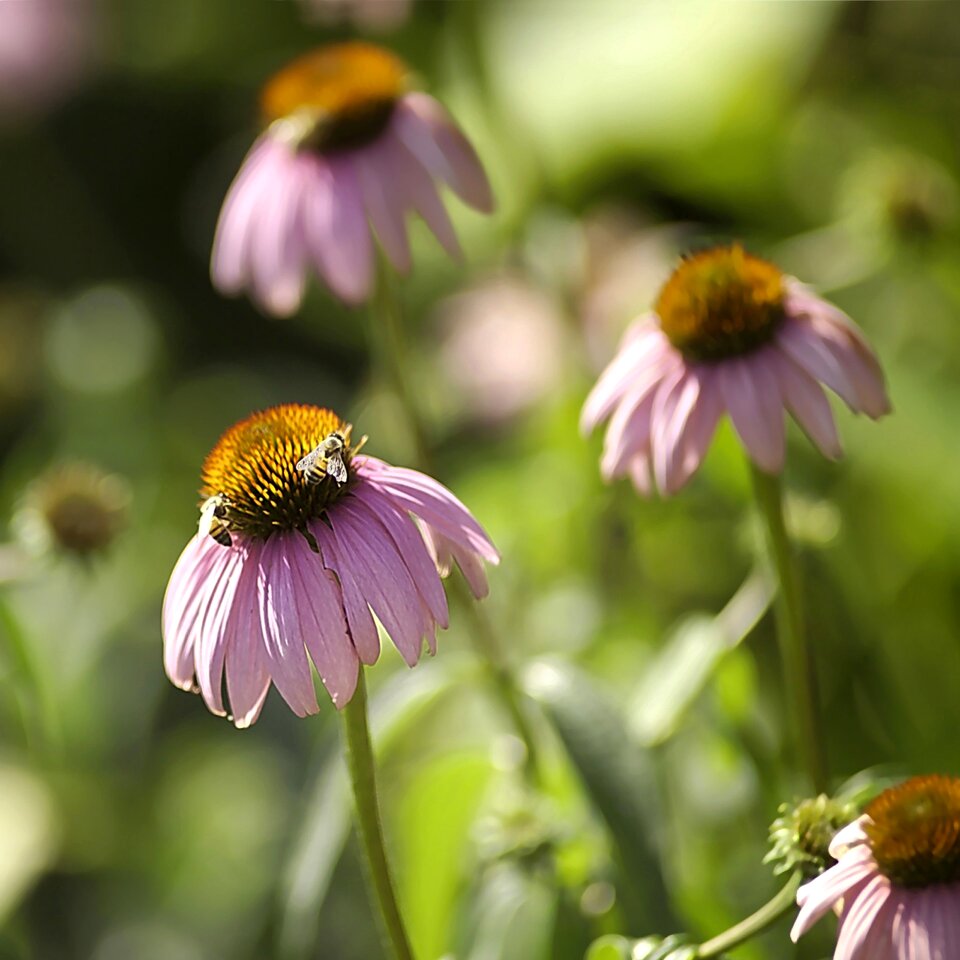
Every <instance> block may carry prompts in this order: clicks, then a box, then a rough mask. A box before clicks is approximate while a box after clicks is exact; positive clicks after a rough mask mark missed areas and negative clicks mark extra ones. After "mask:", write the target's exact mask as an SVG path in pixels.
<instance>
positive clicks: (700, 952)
mask: <svg viewBox="0 0 960 960" xmlns="http://www.w3.org/2000/svg"><path fill="white" fill-rule="evenodd" d="M802 876H803V875H802V874H801V872H800V871H799V870H797V871H796V872H794V873H793V874H792V875H791V877H790V879H789V880H788V881H787V885H786V886H785V887H784V888H783V889H782V890H781V891H780V892H779V893H778V894H777V895H776V896H775V897H774V898H773V899H772V900H771V901H770V902H769V903H766V904H764V905H763V906H762V907H761V908H760V909H759V910H757V912H756V913H752V914H751V915H750V916H749V917H747V918H746V920H741V921H740V922H739V923H738V924H735V925H734V926H732V927H731V928H730V929H729V930H724V932H723V933H721V934H718V935H717V936H715V937H714V938H713V939H712V940H708V941H707V942H706V943H703V944H701V945H700V946H699V947H697V957H698V958H699V960H707V958H709V957H718V956H720V954H722V953H726V952H727V951H728V950H732V949H733V948H734V947H738V946H740V944H741V943H745V942H746V941H747V940H749V939H751V938H752V937H755V936H756V935H757V934H758V933H762V932H763V931H764V930H766V929H767V927H769V926H770V925H771V924H773V923H775V922H776V921H777V920H779V919H780V917H782V916H783V915H784V914H785V913H786V912H787V911H788V910H790V909H792V908H793V906H794V905H795V904H796V900H797V890H799V889H800V881H801V879H802Z"/></svg>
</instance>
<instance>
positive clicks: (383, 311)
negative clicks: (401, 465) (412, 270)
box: [372, 255, 430, 469]
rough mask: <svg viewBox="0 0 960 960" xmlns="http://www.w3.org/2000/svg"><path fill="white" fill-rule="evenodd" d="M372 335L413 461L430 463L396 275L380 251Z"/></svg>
mask: <svg viewBox="0 0 960 960" xmlns="http://www.w3.org/2000/svg"><path fill="white" fill-rule="evenodd" d="M372 320H373V327H374V330H373V339H374V342H375V343H379V345H380V349H381V352H382V353H383V355H384V356H383V362H384V366H385V367H386V368H387V373H388V377H389V379H390V380H391V381H392V383H393V389H394V392H395V393H396V395H397V400H399V402H400V406H401V407H402V409H403V412H404V415H405V417H406V421H407V427H408V428H409V430H410V434H411V437H412V440H413V447H414V453H415V454H416V458H417V465H418V466H420V467H421V468H423V469H429V467H430V445H429V444H428V443H427V436H426V430H425V429H424V426H423V420H422V419H421V417H420V412H419V410H418V409H417V405H416V402H415V401H414V398H413V391H412V390H411V389H410V381H409V378H408V371H409V369H410V359H409V356H408V351H407V342H406V338H405V337H404V334H403V324H402V322H401V317H400V298H399V296H398V295H397V290H396V278H395V277H394V275H393V272H392V270H391V269H390V265H389V264H388V263H387V261H386V258H385V257H383V256H382V255H381V256H380V257H379V258H378V260H377V285H376V292H375V294H374V299H373V317H372Z"/></svg>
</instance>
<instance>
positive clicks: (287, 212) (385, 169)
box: [211, 42, 493, 315]
mask: <svg viewBox="0 0 960 960" xmlns="http://www.w3.org/2000/svg"><path fill="white" fill-rule="evenodd" d="M408 85H409V76H408V70H407V67H406V65H405V64H404V63H403V62H402V61H401V60H400V59H399V58H397V57H395V56H394V55H393V54H391V53H389V52H388V51H386V50H383V49H381V48H380V47H377V46H373V45H372V44H368V43H361V42H350V43H341V44H335V45H332V46H327V47H321V48H320V49H318V50H314V51H313V52H311V53H308V54H306V55H305V56H303V57H300V58H299V59H298V60H295V61H294V62H293V63H291V64H289V65H288V66H287V67H285V68H284V69H283V70H281V71H280V72H279V73H277V74H276V75H275V76H274V77H273V78H271V79H270V80H269V81H268V83H267V84H266V86H265V87H264V89H263V93H262V96H261V107H262V111H263V117H264V122H265V124H266V129H265V131H264V132H263V133H262V134H261V135H260V137H259V138H258V139H257V141H256V143H255V144H254V145H253V147H252V149H251V150H250V153H249V154H248V155H247V158H246V159H245V160H244V163H243V166H242V167H241V169H240V172H239V173H238V174H237V177H236V179H235V180H234V182H233V184H232V185H231V187H230V190H229V192H228V193H227V197H226V200H225V201H224V204H223V209H222V210H221V212H220V221H219V223H218V224H217V235H216V238H215V240H214V248H213V258H212V262H211V273H212V276H213V282H214V284H215V286H217V287H218V288H219V289H220V290H221V291H222V292H223V293H228V294H235V293H239V292H240V291H242V290H245V289H246V290H249V291H250V293H251V295H252V296H253V298H254V300H256V301H257V303H259V304H260V305H261V306H262V307H263V308H264V309H265V310H267V311H268V312H270V313H273V314H277V315H286V314H290V313H292V312H294V311H295V310H296V309H297V308H298V307H299V305H300V301H301V299H302V297H303V289H304V284H305V281H306V277H307V274H308V272H309V271H310V270H311V269H312V270H314V271H315V272H316V273H317V274H318V275H319V276H321V277H322V278H323V279H324V280H325V281H326V283H327V285H328V286H329V287H330V289H331V290H332V291H333V292H334V293H335V294H336V295H337V296H338V297H340V298H341V299H342V300H344V301H346V302H348V303H360V302H363V301H364V300H366V299H367V298H368V297H369V295H370V293H371V289H372V284H373V264H374V249H373V241H372V238H371V227H372V228H373V230H374V231H376V235H377V237H378V239H379V241H380V244H381V246H382V247H383V249H384V251H385V253H386V255H387V257H388V258H389V259H390V261H391V263H392V264H393V265H394V267H396V269H397V270H399V271H401V272H406V271H407V270H409V269H410V265H411V260H410V243H409V239H408V237H407V227H406V217H407V214H408V212H410V211H416V212H417V213H419V214H420V216H421V217H423V219H424V220H425V221H426V223H427V225H428V226H429V227H430V229H431V230H432V231H433V232H434V234H435V235H436V236H437V239H438V240H439V241H440V242H441V243H442V244H443V246H444V247H445V248H446V250H447V251H448V252H449V253H450V254H451V255H452V256H455V257H456V256H459V255H460V247H459V244H458V242H457V237H456V234H455V233H454V230H453V225H452V224H451V222H450V218H449V216H448V215H447V211H446V209H445V208H444V205H443V203H442V201H441V200H440V196H439V194H438V193H437V188H436V185H435V182H434V181H436V180H439V181H442V182H444V183H446V184H447V185H448V186H449V187H450V188H451V189H452V190H453V192H454V193H456V194H457V196H459V197H460V198H461V199H462V200H463V201H464V202H466V203H468V204H469V205H470V206H472V207H474V208H476V209H478V210H482V211H486V212H489V211H490V210H491V209H492V208H493V198H492V195H491V192H490V185H489V183H488V181H487V178H486V174H485V173H484V171H483V167H482V166H481V165H480V161H479V159H478V158H477V155H476V153H475V152H474V150H473V147H471V145H470V143H469V142H468V141H467V139H466V138H465V137H464V135H463V134H462V133H461V132H460V130H459V129H458V128H457V126H456V125H455V124H454V123H453V121H452V120H451V119H450V117H449V116H448V115H447V113H446V111H445V110H444V109H443V107H441V106H440V104H439V103H438V102H437V101H436V100H434V99H433V98H432V97H430V96H428V95H427V94H425V93H417V92H413V91H411V90H409V89H408Z"/></svg>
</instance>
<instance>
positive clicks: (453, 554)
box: [422, 523, 490, 600]
mask: <svg viewBox="0 0 960 960" xmlns="http://www.w3.org/2000/svg"><path fill="white" fill-rule="evenodd" d="M422 532H423V539H424V541H425V542H426V545H427V548H428V549H429V550H430V553H431V555H432V556H433V558H434V562H435V563H436V566H437V570H439V571H440V575H441V576H443V577H446V576H448V575H449V573H450V570H451V569H452V566H453V563H454V562H456V564H457V566H458V567H459V568H460V572H461V573H462V574H463V577H464V579H465V580H466V581H467V585H468V586H469V587H470V591H471V593H473V595H474V596H475V597H476V598H477V599H478V600H481V599H483V598H484V597H485V596H486V595H487V594H488V593H489V592H490V586H489V584H488V583H487V574H486V571H485V570H484V569H483V563H482V562H481V560H480V558H479V557H478V556H477V555H476V554H475V553H474V552H473V551H472V550H465V549H464V548H463V547H462V546H461V545H459V544H457V543H454V542H453V541H452V540H449V539H448V538H447V537H445V536H444V535H443V534H442V533H439V532H438V531H437V530H435V529H434V528H433V527H431V526H430V524H429V523H425V524H423V530H422Z"/></svg>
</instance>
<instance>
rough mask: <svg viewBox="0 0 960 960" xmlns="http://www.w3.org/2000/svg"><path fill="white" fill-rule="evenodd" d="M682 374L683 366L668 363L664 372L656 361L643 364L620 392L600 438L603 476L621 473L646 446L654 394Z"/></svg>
mask: <svg viewBox="0 0 960 960" xmlns="http://www.w3.org/2000/svg"><path fill="white" fill-rule="evenodd" d="M681 376H682V370H678V369H677V368H676V367H673V366H671V367H670V368H669V370H668V371H667V372H664V371H663V370H662V369H661V367H660V366H659V365H653V366H651V367H648V368H646V369H645V370H644V371H643V373H642V374H640V375H639V376H638V377H637V378H636V379H635V381H634V384H633V386H632V387H631V389H630V390H629V391H628V392H627V393H626V394H624V395H623V397H622V398H621V400H620V403H619V404H618V406H617V407H616V409H615V410H614V411H613V416H612V417H611V418H610V425H609V426H608V427H607V432H606V434H605V436H604V438H603V456H602V457H601V459H600V472H601V474H602V475H603V477H604V479H605V480H611V479H613V478H614V477H618V476H620V475H621V474H622V473H623V472H624V470H626V469H627V464H628V463H629V462H630V460H631V459H632V458H633V457H634V456H635V455H636V454H638V453H642V452H644V451H646V450H648V449H649V447H650V436H651V432H652V428H653V407H654V402H655V400H656V398H657V395H658V394H659V393H660V391H661V390H662V389H664V388H669V386H672V384H674V383H675V382H676V381H677V379H679V378H680V377H681Z"/></svg>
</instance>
